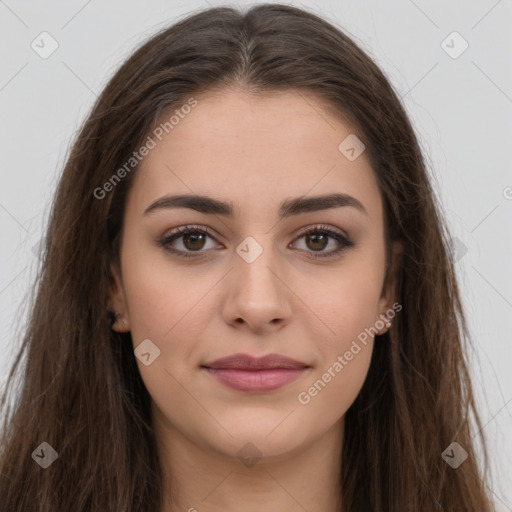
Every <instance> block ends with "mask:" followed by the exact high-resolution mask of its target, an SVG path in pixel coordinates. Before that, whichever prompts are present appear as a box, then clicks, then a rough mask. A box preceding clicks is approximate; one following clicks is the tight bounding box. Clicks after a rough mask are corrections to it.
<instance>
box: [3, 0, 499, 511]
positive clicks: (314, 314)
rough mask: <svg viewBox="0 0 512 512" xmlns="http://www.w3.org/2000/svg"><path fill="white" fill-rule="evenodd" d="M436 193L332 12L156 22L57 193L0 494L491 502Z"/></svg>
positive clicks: (49, 498)
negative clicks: (329, 17) (325, 16)
mask: <svg viewBox="0 0 512 512" xmlns="http://www.w3.org/2000/svg"><path fill="white" fill-rule="evenodd" d="M439 211H440V210H439V206H438V205H437V202H436V199H435V197H434V194H433V191H432V188H431V185H430V182H429V178H428V174H427V171H426V168H425V163H424V159H423V155H422V154H421V152H420V149H419V145H418V142H417V139H416V136H415V133H414V130H413V128H412V126H411V124H410V122H409V120H408V118H407V116H406V114H405V112H404V109H403V107H402V105H401V104H400V101H399V100H398V98H397V94H396V93H395V92H394V90H393V88H392V87H391V85H390V84H389V82H388V80H387V79H386V78H385V76H384V75H383V73H382V72H381V71H380V70H379V69H378V67H377V66H376V65H375V64H374V63H373V62H372V60H371V59H370V58H369V57H368V56H367V55H366V54H365V53H364V52H363V51H362V50H361V49H360V48H358V47H357V46H356V45H355V43H354V42H353V41H352V40H351V39H349V38H348V37H347V36H346V35H345V34H343V33H342V32H341V31H340V30H339V29H338V28H335V27H333V26H332V25H330V24H329V23H327V22H326V21H324V20H322V19H320V18H319V17H317V16H316V15H314V14H313V13H310V12H307V11H304V10H302V9H298V8H294V7H290V6H286V5H278V4H273V5H272V4H270V5H259V6H255V7H252V8H251V9H249V10H248V11H247V12H246V13H242V12H239V11H237V10H235V9H231V8H211V9H207V10H204V11H201V12H198V13H195V14H193V15H190V16H189V17H187V18H186V19H183V20H181V21H180V22H178V23H176V24H175V25H174V26H172V27H169V28H167V29H165V30H163V31H162V32H160V33H159V34H157V35H156V36H154V37H152V38H151V39H150V40H149V41H148V42H147V43H145V44H144V45H143V46H142V47H141V48H139V49H138V50H137V51H136V52H135V53H134V54H133V55H132V56H131V57H130V58H129V59H128V60H127V61H126V62H125V63H124V64H123V65H122V66H121V68H120V69H119V70H118V71H117V73H116V74H115V75H114V76H113V78H112V79H111V80H110V82H109V83H108V85H107V86H106V88H105V90H104V91H103V93H102V94H101V95H100V97H99V98H98V100H97V102H96V104H95V106H94V108H93V110H92V112H91V113H90V115H89V117H88V118H87V120H86V122H85V124H84V126H83V128H82V130H81V131H80V133H79V135H78V137H77V139H76V141H75V143H74V145H73V149H72V151H71V154H70V156H69V159H68V161H67V164H66V166H65V168H64V172H63V174H62V177H61V180H60V183H59V186H58V190H57V192H56V196H55V200H54V204H53V208H52V213H51V220H50V223H49V227H48V232H47V245H46V248H45V254H44V257H43V267H42V274H41V276H40V280H39V282H38V290H37V297H36V300H35V304H34V307H33V310H32V314H31V317H30V323H29V326H28V329H27V333H26V336H25V339H24V343H23V347H22V349H21V351H20V354H19V357H18V359H17V362H16V365H15V367H14V368H13V370H12V371H11V374H10V383H11V384H12V383H13V382H14V374H15V369H16V367H17V366H18V365H19V362H20V359H21V356H22V355H23V352H26V357H27V361H26V365H27V366H26V370H25V373H24V374H23V386H22V389H21V390H20V392H19V394H18V396H17V397H16V399H17V400H16V402H15V405H14V407H13V408H12V409H10V410H9V415H8V419H7V420H6V423H5V426H4V435H3V438H2V461H1V465H0V467H1V471H0V474H1V479H0V501H1V503H2V504H3V508H2V509H3V510H8V511H11V510H13V511H14V510H16V511H18V510H19V511H21V510H24V511H26V510H37V511H41V512H42V511H50V510H51V511H55V510H73V511H93V510H94V511H99V510H102V511H107V510H109V511H110V510H116V511H131V510H140V511H159V512H171V511H172V512H174V511H177V510H189V511H193V510H197V511H200V512H203V511H220V510H222V511H228V510H244V511H253V510H254V511H256V510H258V511H259V510H265V511H284V510H287V511H296V510H308V511H310V512H313V511H322V512H334V511H343V512H349V511H357V510H360V511H362V510H371V511H375V512H380V511H397V510H408V511H409V510H410V511H425V510H428V511H434V510H444V511H446V512H447V511H454V512H455V511H457V512H461V511H467V512H469V511H474V510H478V511H481V512H482V511H490V510H492V505H491V503H490V500H489V499H488V498H487V495H486V491H485V484H484V481H485V480H484V478H483V477H482V476H481V475H480V473H479V466H478V464H477V461H476V459H475V448H474V445H473V441H472V438H471V435H470V424H469V414H470V413H471V412H473V413H474V414H475V418H476V425H477V427H480V426H481V424H480V422H479V419H478V414H477V412H476V411H475V407H474V400H473V394H472V388H471V383H470V379H469V375H468V369H467V365H466V362H465V355H464V341H465V340H466V339H467V337H468V335H467V327H466V323H465V318H464V314H463V311H462V308H461V302H460V296H459V291H458V287H457V282H456V280H455V276H454V268H453V261H452V258H451V254H450V252H449V250H448V249H447V248H448V234H447V229H446V227H445V225H444V222H443V220H442V218H441V217H440V213H439ZM6 396H7V395H6ZM5 400H6V399H5V398H4V404H5ZM482 441H483V439H482ZM484 455H485V451H484ZM485 459H486V457H485ZM484 462H486V460H484ZM484 467H485V465H484Z"/></svg>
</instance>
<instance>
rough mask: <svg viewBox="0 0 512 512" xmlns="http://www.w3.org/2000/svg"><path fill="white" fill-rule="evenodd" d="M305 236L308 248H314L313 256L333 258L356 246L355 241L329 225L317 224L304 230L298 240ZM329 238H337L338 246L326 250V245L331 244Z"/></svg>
mask: <svg viewBox="0 0 512 512" xmlns="http://www.w3.org/2000/svg"><path fill="white" fill-rule="evenodd" d="M302 238H304V242H305V244H306V247H307V248H310V249H312V251H313V253H317V254H312V256H313V258H332V257H335V256H340V255H341V254H342V253H343V252H345V251H346V250H348V249H349V248H350V247H354V246H355V243H354V242H351V241H350V240H349V239H348V238H347V237H346V236H345V235H344V234H343V233H341V232H339V231H334V230H333V229H331V228H329V227H327V226H315V227H314V228H310V229H308V230H306V231H304V232H302V233H301V234H300V235H299V237H298V238H297V240H301V239H302ZM329 239H331V240H335V242H336V243H337V244H338V247H337V248H335V249H333V250H331V251H324V249H325V247H327V246H328V245H329Z"/></svg>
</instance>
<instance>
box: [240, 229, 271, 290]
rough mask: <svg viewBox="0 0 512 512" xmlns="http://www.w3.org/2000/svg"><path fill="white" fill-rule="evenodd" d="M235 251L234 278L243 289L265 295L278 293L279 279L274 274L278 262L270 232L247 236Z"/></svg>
mask: <svg viewBox="0 0 512 512" xmlns="http://www.w3.org/2000/svg"><path fill="white" fill-rule="evenodd" d="M256 237H257V238H256ZM236 253H237V256H238V259H235V261H236V263H235V274H236V279H237V280H238V279H239V280H240V281H241V284H242V285H243V286H242V288H243V289H244V290H246V291H253V292H257V293H260V292H264V293H265V294H266V295H274V294H276V295H278V294H279V293H280V290H279V289H280V287H281V285H280V280H279V279H278V277H277V275H276V274H277V273H278V270H277V269H278V268H279V264H278V262H277V258H276V254H275V250H274V245H273V242H272V235H271V234H268V233H267V234H265V235H255V237H253V236H247V237H246V238H245V239H244V240H242V242H241V243H240V244H239V245H238V246H237V248H236Z"/></svg>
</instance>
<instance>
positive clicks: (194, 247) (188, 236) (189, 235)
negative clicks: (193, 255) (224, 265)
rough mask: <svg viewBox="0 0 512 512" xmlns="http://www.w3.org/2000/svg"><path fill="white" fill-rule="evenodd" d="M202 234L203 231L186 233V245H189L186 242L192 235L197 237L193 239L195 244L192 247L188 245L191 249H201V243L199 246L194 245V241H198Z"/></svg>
mask: <svg viewBox="0 0 512 512" xmlns="http://www.w3.org/2000/svg"><path fill="white" fill-rule="evenodd" d="M202 236H203V235H202V234H201V233H192V234H190V233H189V234H187V235H185V237H184V241H185V245H186V246H187V247H188V245H187V243H186V242H187V241H188V240H190V237H192V238H194V237H196V239H195V240H193V241H192V245H193V246H192V247H188V248H189V249H193V250H194V249H201V248H202V246H201V244H199V247H197V246H195V245H194V243H197V239H198V238H200V237H202ZM203 242H204V240H203Z"/></svg>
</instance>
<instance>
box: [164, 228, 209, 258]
mask: <svg viewBox="0 0 512 512" xmlns="http://www.w3.org/2000/svg"><path fill="white" fill-rule="evenodd" d="M180 238H182V239H183V240H182V241H181V245H182V246H183V247H184V248H185V250H181V249H176V248H175V247H173V246H172V244H173V242H174V241H175V240H178V239H180ZM206 238H210V239H212V240H215V238H213V236H212V235H210V233H209V231H208V228H207V227H205V226H183V227H181V228H178V229H176V230H175V231H173V232H172V233H171V234H169V235H167V236H166V237H164V238H162V239H161V240H159V241H158V243H159V245H161V246H163V247H165V249H167V250H168V251H170V252H172V253H173V254H176V255H177V256H182V257H184V258H193V257H195V256H196V255H195V254H191V253H194V252H200V251H201V249H203V248H204V245H205V240H206Z"/></svg>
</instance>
